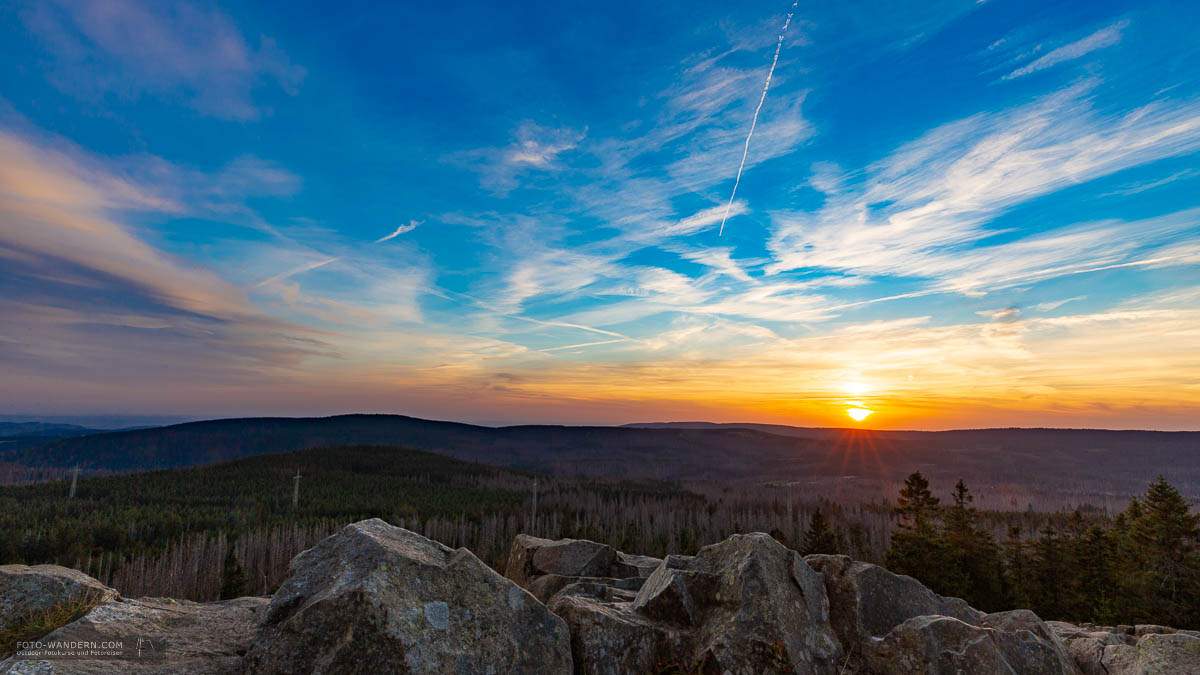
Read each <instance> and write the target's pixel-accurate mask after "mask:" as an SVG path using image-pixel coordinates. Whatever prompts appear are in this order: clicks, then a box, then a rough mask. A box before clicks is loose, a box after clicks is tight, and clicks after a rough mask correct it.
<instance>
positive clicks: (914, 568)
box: [887, 471, 954, 594]
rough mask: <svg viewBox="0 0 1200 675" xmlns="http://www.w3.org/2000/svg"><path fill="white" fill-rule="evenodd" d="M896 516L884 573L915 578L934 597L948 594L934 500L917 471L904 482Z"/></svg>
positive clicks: (949, 582)
mask: <svg viewBox="0 0 1200 675" xmlns="http://www.w3.org/2000/svg"><path fill="white" fill-rule="evenodd" d="M896 515H897V516H898V517H899V523H898V524H897V529H896V532H895V533H893V534H892V543H891V546H889V547H888V551H887V567H888V569H891V570H892V571H893V572H897V573H899V574H907V575H909V576H912V577H916V578H917V579H919V580H920V581H921V582H923V583H924V584H925V585H926V586H929V587H930V588H932V589H933V590H935V591H937V592H938V593H943V594H945V593H947V592H949V590H950V588H952V587H953V586H954V581H953V579H952V575H951V574H948V569H947V567H948V566H947V562H948V560H947V559H948V557H949V556H948V553H947V547H946V543H945V540H944V539H943V538H942V535H941V532H939V531H938V527H937V517H938V499H937V497H934V496H933V493H932V492H930V490H929V481H927V480H926V479H925V476H923V475H921V473H920V472H919V471H918V472H916V473H913V474H912V475H910V476H909V477H908V478H907V479H905V481H904V487H902V488H901V489H900V496H899V499H897V502H896Z"/></svg>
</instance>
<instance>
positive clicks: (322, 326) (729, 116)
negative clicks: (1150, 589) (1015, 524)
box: [0, 0, 1200, 429]
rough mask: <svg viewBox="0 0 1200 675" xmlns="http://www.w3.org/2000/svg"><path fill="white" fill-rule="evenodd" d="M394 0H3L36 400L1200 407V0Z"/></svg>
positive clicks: (1018, 415)
mask: <svg viewBox="0 0 1200 675" xmlns="http://www.w3.org/2000/svg"><path fill="white" fill-rule="evenodd" d="M384 4H385V5H386V6H384V7H380V6H378V5H379V3H366V2H357V1H355V0H345V1H343V2H340V3H338V4H336V5H332V4H324V5H316V4H308V3H286V4H285V3H263V4H258V5H251V4H236V3H232V2H226V3H222V4H210V3H189V2H178V3H154V2H142V1H140V0H79V1H69V2H68V1H60V0H38V1H36V2H28V3H26V2H20V1H15V2H14V1H7V0H6V1H3V2H0V17H2V19H0V379H2V380H3V386H0V412H3V413H6V414H13V415H20V414H35V415H89V414H91V415H95V414H138V415H182V416H189V417H215V416H248V415H316V414H334V413H342V412H352V411H362V412H396V413H404V414H410V415H415V416H421V417H431V418H438V419H457V420H466V421H473V422H480V423H491V424H500V423H533V422H538V423H570V424H577V423H593V424H617V423H626V422H635V421H659V420H699V419H705V420H712V421H758V422H774V423H784V424H796V425H821V426H829V425H836V426H851V425H860V426H866V427H876V428H924V429H942V428H958V427H984V426H1057V427H1103V428H1156V429H1197V428H1200V78H1198V77H1197V75H1196V74H1197V73H1200V5H1197V4H1196V3H1194V2H1184V1H1179V2H1136V3H1135V2H1128V3H1118V2H1105V1H1102V0H1101V1H1095V2H1046V1H1037V2H1018V1H1015V0H988V1H987V2H981V1H979V2H977V1H976V0H963V1H957V0H956V1H949V0H930V1H928V2H921V3H910V2H899V1H896V0H888V1H882V2H854V3H812V2H804V1H803V0H801V1H800V2H798V3H796V4H795V5H794V6H789V5H788V4H787V2H786V1H778V0H772V1H771V2H766V1H762V0H756V1H755V2H747V3H728V2H708V1H706V0H700V1H694V2H688V3H682V2H670V1H667V2H657V3H643V2H623V1H620V0H618V1H616V2H606V3H582V2H536V1H531V2H522V3H476V2H469V1H467V2H457V3H426V2H406V3H384ZM792 7H794V13H793V14H792V16H791V20H790V22H788V23H787V30H786V32H783V33H782V38H781V30H782V28H783V26H784V25H785V21H786V20H787V17H788V15H789V11H790V10H791V8H792ZM777 48H778V52H777V51H776V50H777ZM776 54H778V57H777V60H776V56H775V55H776ZM773 63H774V67H773V69H772V64H773ZM768 73H770V74H771V78H770V86H769V89H768V90H767V91H766V95H765V97H764V96H763V91H764V84H765V83H766V82H767V78H768ZM752 124H753V125H754V126H753V128H754V133H753V136H752V137H751V138H749V141H747V135H748V133H749V131H750V129H751V126H752ZM743 158H744V160H743ZM743 161H744V170H740V169H739V167H740V166H741V164H742V163H743ZM739 172H740V180H738V176H739ZM735 181H736V182H737V184H738V187H737V192H736V196H732V195H733V189H734V184H735ZM731 196H732V199H731ZM722 221H724V227H723V231H722V227H721V224H722ZM852 413H853V416H859V417H862V416H863V415H866V414H867V413H869V415H868V416H866V417H864V418H863V419H862V420H861V421H858V420H855V419H853V418H852Z"/></svg>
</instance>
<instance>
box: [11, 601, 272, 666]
mask: <svg viewBox="0 0 1200 675" xmlns="http://www.w3.org/2000/svg"><path fill="white" fill-rule="evenodd" d="M266 607H267V599H266V598H239V599H237V600H226V601H223V602H211V603H197V602H189V601H187V600H172V599H170V598H141V599H138V600H120V601H116V602H109V603H105V604H102V605H99V606H97V607H95V608H94V609H92V610H91V611H90V612H88V613H87V614H86V615H84V616H83V617H82V618H80V619H79V620H78V621H75V622H73V623H70V624H68V625H66V626H63V627H62V628H59V629H58V630H56V631H54V632H52V633H50V634H49V635H46V636H45V637H43V638H42V639H41V640H40V642H41V643H42V645H45V646H46V647H47V648H52V643H56V642H57V643H60V644H61V643H64V642H65V643H75V644H76V645H78V644H86V643H91V644H96V645H100V644H103V645H107V647H105V648H103V649H100V650H98V651H97V650H83V651H76V652H75V653H74V654H70V655H67V656H69V658H64V657H63V655H62V654H57V655H50V654H46V653H45V651H43V650H42V649H39V648H38V647H36V646H35V647H34V648H32V649H29V650H25V651H23V652H20V653H18V654H17V655H15V656H14V657H12V658H10V659H9V660H7V661H4V662H3V663H0V673H5V674H14V675H15V674H17V673H22V674H26V673H28V674H32V673H39V674H40V673H58V674H61V675H84V674H91V673H96V674H99V673H136V674H143V675H150V674H158V673H162V674H164V675H165V674H167V673H194V674H199V675H215V674H218V673H240V672H241V671H242V656H243V655H244V654H245V653H246V649H247V647H248V646H249V644H250V640H251V639H252V638H253V637H254V629H255V627H256V626H257V625H258V621H259V619H260V618H261V617H262V615H263V613H265V611H266Z"/></svg>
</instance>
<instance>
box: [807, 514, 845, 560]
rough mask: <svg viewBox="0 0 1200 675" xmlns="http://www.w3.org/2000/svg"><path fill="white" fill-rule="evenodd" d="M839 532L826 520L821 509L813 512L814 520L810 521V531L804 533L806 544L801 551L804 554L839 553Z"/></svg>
mask: <svg viewBox="0 0 1200 675" xmlns="http://www.w3.org/2000/svg"><path fill="white" fill-rule="evenodd" d="M840 551H841V547H840V546H839V542H838V536H837V533H836V532H834V531H833V529H832V528H831V527H829V522H828V521H826V520H825V516H824V514H822V513H821V509H817V510H816V511H814V512H813V515H812V520H811V521H809V525H808V531H807V532H805V533H804V544H803V547H802V548H801V552H802V553H804V555H810V554H813V553H839V552H840Z"/></svg>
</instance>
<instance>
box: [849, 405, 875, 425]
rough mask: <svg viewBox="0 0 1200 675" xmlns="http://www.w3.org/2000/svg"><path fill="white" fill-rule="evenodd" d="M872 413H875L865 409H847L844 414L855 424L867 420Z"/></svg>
mask: <svg viewBox="0 0 1200 675" xmlns="http://www.w3.org/2000/svg"><path fill="white" fill-rule="evenodd" d="M873 412H875V411H874V410H868V409H866V408H849V409H847V410H846V414H847V415H849V416H850V419H852V420H854V421H855V422H861V421H863V420H865V419H867V418H868V417H870V416H871V413H873Z"/></svg>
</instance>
